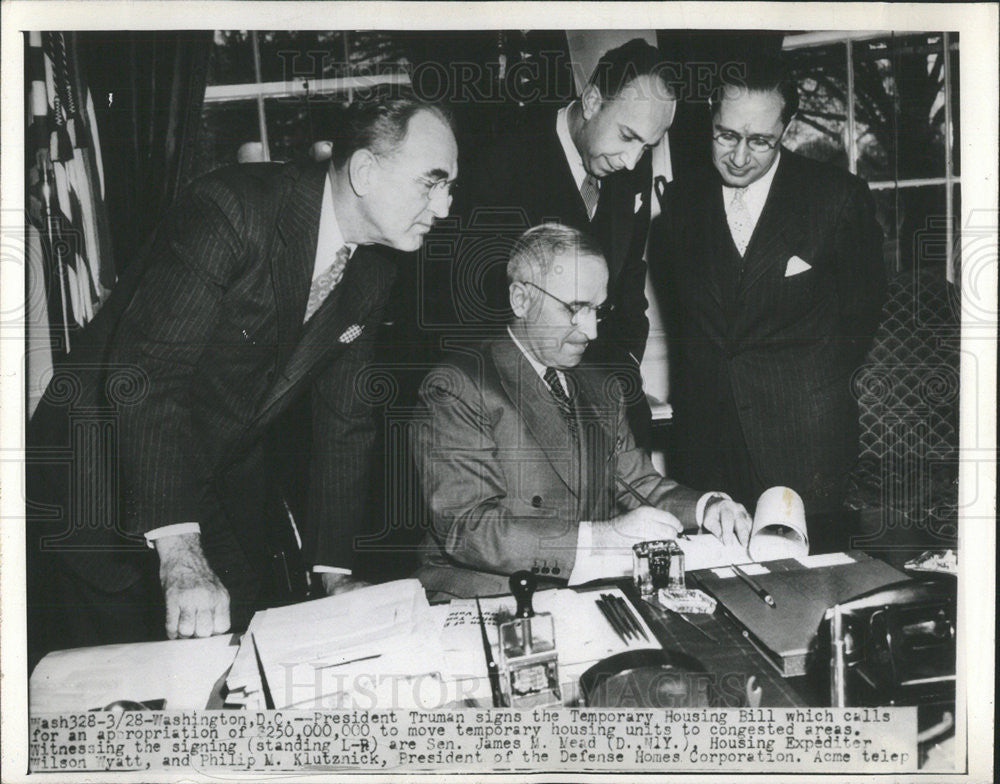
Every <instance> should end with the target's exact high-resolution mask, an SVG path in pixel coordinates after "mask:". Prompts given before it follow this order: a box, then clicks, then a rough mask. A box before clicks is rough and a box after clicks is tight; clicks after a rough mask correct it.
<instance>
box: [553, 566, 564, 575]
mask: <svg viewBox="0 0 1000 784" xmlns="http://www.w3.org/2000/svg"><path fill="white" fill-rule="evenodd" d="M560 571H562V570H561V569H560V568H559V567H558V566H553V567H552V574H559V572H560Z"/></svg>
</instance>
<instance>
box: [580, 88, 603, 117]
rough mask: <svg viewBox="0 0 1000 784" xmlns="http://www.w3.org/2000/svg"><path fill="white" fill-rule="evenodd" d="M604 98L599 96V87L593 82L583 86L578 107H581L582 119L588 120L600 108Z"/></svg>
mask: <svg viewBox="0 0 1000 784" xmlns="http://www.w3.org/2000/svg"><path fill="white" fill-rule="evenodd" d="M602 103H604V98H603V97H602V96H601V91H600V88H598V87H597V85H595V84H588V85H587V86H586V87H584V88H583V94H582V95H581V96H580V107H581V108H582V109H583V119H584V120H589V119H590V118H591V117H593V116H594V115H595V114H597V113H598V112H599V111H600V110H601V104H602Z"/></svg>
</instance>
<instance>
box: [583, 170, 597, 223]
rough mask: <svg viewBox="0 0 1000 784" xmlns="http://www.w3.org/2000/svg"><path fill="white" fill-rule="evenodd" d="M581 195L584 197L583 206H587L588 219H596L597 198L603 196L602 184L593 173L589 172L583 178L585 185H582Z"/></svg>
mask: <svg viewBox="0 0 1000 784" xmlns="http://www.w3.org/2000/svg"><path fill="white" fill-rule="evenodd" d="M580 196H581V197H582V198H583V206H584V207H586V208H587V218H588V220H593V219H594V213H595V212H597V200H598V199H599V198H600V196H601V184H600V180H598V179H597V178H596V177H595V176H594V175H593V174H588V175H587V176H586V177H584V178H583V185H581V186H580Z"/></svg>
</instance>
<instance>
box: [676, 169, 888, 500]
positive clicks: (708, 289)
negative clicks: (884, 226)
mask: <svg viewBox="0 0 1000 784" xmlns="http://www.w3.org/2000/svg"><path fill="white" fill-rule="evenodd" d="M712 174H713V175H714V174H715V172H714V171H713V172H712ZM671 190H672V197H671V200H670V205H669V209H668V212H669V220H670V223H669V226H668V229H667V230H668V232H669V236H668V237H667V242H668V247H669V257H668V258H667V259H666V260H665V263H666V267H667V269H666V272H667V277H666V284H667V293H668V295H669V297H670V301H671V308H670V311H671V312H670V317H671V321H672V324H671V333H672V334H671V337H672V345H673V351H672V354H671V402H672V404H673V406H674V409H675V424H676V427H675V438H676V439H677V441H678V449H677V453H678V460H679V461H681V465H679V466H678V473H679V474H680V475H682V476H683V477H684V479H685V480H686V481H687V482H688V483H689V484H692V485H693V486H694V487H699V488H700V487H702V486H703V485H704V484H711V480H710V479H707V478H706V477H710V476H712V475H713V474H712V471H713V469H714V468H716V467H717V465H716V464H717V463H718V462H719V461H720V457H719V453H718V452H715V453H713V451H712V449H713V447H712V445H713V444H715V445H716V448H718V449H722V448H728V447H731V446H732V445H733V444H734V443H735V442H736V440H737V439H736V435H735V434H733V433H717V432H715V431H714V430H713V428H714V425H715V424H716V423H717V421H718V419H719V417H718V411H719V405H720V402H719V401H720V399H721V396H722V395H726V394H730V393H731V394H732V397H733V399H734V400H735V403H736V406H737V409H738V412H739V413H738V416H739V423H740V426H741V427H742V431H743V435H744V437H745V439H746V443H747V448H748V452H749V458H750V460H751V461H752V464H753V466H754V469H755V471H756V473H757V475H758V476H759V478H760V480H761V482H762V487H763V488H766V487H769V486H773V485H779V484H780V485H787V486H790V487H793V488H795V489H797V490H798V491H799V492H800V493H801V494H802V495H803V497H804V498H805V499H806V501H807V505H808V502H809V501H810V499H811V498H813V497H817V496H822V495H823V494H824V493H827V492H829V488H831V487H834V486H836V483H837V482H838V481H839V480H840V479H842V477H843V475H844V474H845V473H846V471H847V470H849V467H850V465H851V464H852V462H853V460H854V459H855V457H856V450H857V405H856V402H855V400H854V398H853V395H852V391H851V375H852V373H853V372H854V370H855V369H856V368H857V367H858V365H859V364H860V363H861V361H862V360H863V357H864V353H865V350H866V349H867V346H868V344H869V343H870V341H871V338H872V336H873V334H874V331H875V328H876V326H877V324H878V319H879V313H880V310H881V307H882V303H883V301H884V299H885V292H886V283H885V271H884V267H883V262H882V231H881V228H880V226H879V224H878V222H877V221H876V220H875V206H874V203H873V200H872V197H871V194H870V193H869V190H868V186H867V185H866V184H865V182H864V181H862V180H860V179H859V178H857V177H854V176H852V175H850V174H848V173H847V172H845V171H843V170H841V169H839V168H836V167H834V166H832V165H828V164H824V163H819V162H816V161H812V160H809V159H807V158H804V157H802V156H799V155H796V154H795V153H793V152H791V151H789V150H782V152H781V158H780V160H779V163H778V170H777V172H776V173H775V177H774V181H773V182H772V185H771V190H770V192H769V194H768V198H767V201H766V203H765V206H764V211H763V213H762V214H761V216H760V220H759V221H758V223H757V226H756V229H755V231H754V234H753V236H752V238H751V241H750V244H749V246H748V248H747V250H746V253H745V256H744V258H743V259H742V262H741V260H740V258H739V255H738V252H737V251H736V248H735V246H734V244H733V241H732V237H731V234H730V231H729V227H728V224H727V222H726V214H725V207H724V205H723V201H722V188H721V185H720V182H719V179H718V177H717V176H705V177H703V178H701V179H700V180H698V181H689V182H681V181H678V182H675V183H673V185H672V186H671ZM794 256H798V257H799V258H800V259H802V260H804V261H805V262H807V263H808V264H809V265H810V269H808V270H807V271H805V272H801V273H799V274H796V275H792V276H786V274H785V272H786V267H787V264H788V261H789V260H790V259H791V258H792V257H794ZM696 454H697V455H698V457H694V455H696ZM716 481H717V480H716ZM705 489H708V488H707V487H706V488H705ZM718 489H721V490H726V489H728V488H726V487H720V488H718ZM738 500H741V501H743V502H744V503H746V504H747V506H748V507H752V504H753V503H754V502H755V501H756V498H749V499H738Z"/></svg>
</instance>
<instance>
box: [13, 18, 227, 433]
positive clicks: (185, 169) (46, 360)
mask: <svg viewBox="0 0 1000 784" xmlns="http://www.w3.org/2000/svg"><path fill="white" fill-rule="evenodd" d="M211 46H212V33H211V31H195V32H189V31H168V32H142V31H140V32H113V33H104V32H96V33H90V32H86V33H29V34H28V47H27V49H26V51H27V63H26V71H27V73H28V74H29V81H30V87H29V94H28V96H27V99H28V100H27V106H28V112H27V114H28V121H27V123H28V124H27V131H28V132H27V135H26V139H27V155H26V162H25V166H26V169H27V175H28V176H27V178H26V182H27V185H28V199H27V203H28V220H27V222H28V226H27V231H26V260H27V278H28V280H27V291H28V296H29V299H28V303H27V305H28V309H27V344H28V352H27V361H26V364H27V369H26V370H27V378H28V387H27V402H28V416H29V417H31V415H32V413H33V411H34V409H35V406H36V405H37V403H38V399H39V397H40V396H41V394H42V392H43V390H44V385H45V383H46V382H47V379H48V378H49V377H50V376H51V369H52V366H53V364H58V363H59V362H61V361H64V360H66V359H67V358H68V357H69V355H70V354H71V353H72V356H73V359H72V361H73V362H74V363H80V362H83V363H87V362H100V361H101V359H102V357H103V352H104V347H105V345H106V344H107V341H108V340H109V338H110V336H111V333H112V331H113V329H114V326H115V324H116V323H117V322H118V319H119V317H120V315H121V313H122V312H123V311H124V309H125V307H126V306H127V305H128V302H129V300H130V298H131V293H132V291H133V290H134V286H135V283H136V282H137V280H138V278H139V277H140V276H141V274H142V269H141V265H140V264H137V263H134V262H135V260H136V259H139V258H141V256H142V249H143V247H144V245H145V244H146V243H147V242H148V241H149V240H150V238H151V235H152V232H153V229H154V227H155V226H156V225H157V223H158V222H159V220H160V218H161V217H162V216H163V213H164V212H165V211H166V209H167V208H168V207H169V206H170V204H171V203H172V202H173V200H174V198H175V197H176V195H177V193H178V191H179V190H180V188H181V187H182V186H183V185H184V184H185V183H186V181H187V179H189V169H190V162H191V160H192V157H193V156H192V147H193V141H194V139H195V137H196V134H197V130H198V126H199V122H200V116H201V107H202V100H203V97H204V91H205V81H206V73H207V68H208V62H209V55H210V53H211ZM84 327H86V328H84Z"/></svg>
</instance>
